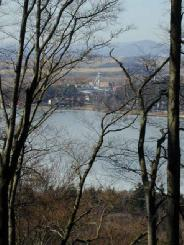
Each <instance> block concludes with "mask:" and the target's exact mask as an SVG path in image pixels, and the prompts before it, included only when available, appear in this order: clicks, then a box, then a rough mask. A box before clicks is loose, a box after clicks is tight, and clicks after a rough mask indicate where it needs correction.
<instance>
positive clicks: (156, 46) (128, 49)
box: [100, 40, 169, 57]
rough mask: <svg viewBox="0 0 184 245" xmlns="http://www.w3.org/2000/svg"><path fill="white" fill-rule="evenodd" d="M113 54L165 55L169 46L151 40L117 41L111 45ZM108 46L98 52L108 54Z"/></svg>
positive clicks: (129, 55) (123, 55)
mask: <svg viewBox="0 0 184 245" xmlns="http://www.w3.org/2000/svg"><path fill="white" fill-rule="evenodd" d="M112 48H114V54H115V55H116V56H118V57H135V56H136V57H138V56H148V55H150V56H163V57H164V56H167V55H168V52H169V48H168V46H167V45H166V44H161V43H157V42H154V41H151V40H141V41H137V42H130V43H123V42H122V43H117V44H114V45H112ZM109 49H110V48H104V49H102V50H101V51H100V52H102V55H109Z"/></svg>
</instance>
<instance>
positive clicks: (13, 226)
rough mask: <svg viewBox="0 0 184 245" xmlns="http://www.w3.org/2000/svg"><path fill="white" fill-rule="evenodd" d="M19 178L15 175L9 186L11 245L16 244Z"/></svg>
mask: <svg viewBox="0 0 184 245" xmlns="http://www.w3.org/2000/svg"><path fill="white" fill-rule="evenodd" d="M18 179H19V178H18V176H17V175H15V176H14V177H13V179H12V181H11V183H10V185H9V195H8V199H9V200H8V201H9V204H8V242H9V245H15V244H16V220H15V197H16V192H17V184H18Z"/></svg>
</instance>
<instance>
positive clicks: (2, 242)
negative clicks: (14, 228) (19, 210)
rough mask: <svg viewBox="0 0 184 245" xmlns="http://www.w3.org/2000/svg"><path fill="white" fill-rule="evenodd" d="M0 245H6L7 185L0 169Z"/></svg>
mask: <svg viewBox="0 0 184 245" xmlns="http://www.w3.org/2000/svg"><path fill="white" fill-rule="evenodd" d="M0 234H1V235H0V245H8V183H7V181H6V179H5V178H4V175H3V170H2V167H1V169H0Z"/></svg>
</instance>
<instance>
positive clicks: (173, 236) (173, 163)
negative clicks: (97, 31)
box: [167, 0, 182, 245]
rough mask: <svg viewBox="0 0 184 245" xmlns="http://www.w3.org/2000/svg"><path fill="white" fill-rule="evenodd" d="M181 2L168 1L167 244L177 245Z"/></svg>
mask: <svg viewBox="0 0 184 245" xmlns="http://www.w3.org/2000/svg"><path fill="white" fill-rule="evenodd" d="M181 3H182V1H181V0H171V31H170V72H169V73H170V80H169V87H168V97H169V98H168V166H167V192H168V214H167V215H168V245H179V202H180V139H179V91H180V63H181V57H180V56H181V54H180V51H181Z"/></svg>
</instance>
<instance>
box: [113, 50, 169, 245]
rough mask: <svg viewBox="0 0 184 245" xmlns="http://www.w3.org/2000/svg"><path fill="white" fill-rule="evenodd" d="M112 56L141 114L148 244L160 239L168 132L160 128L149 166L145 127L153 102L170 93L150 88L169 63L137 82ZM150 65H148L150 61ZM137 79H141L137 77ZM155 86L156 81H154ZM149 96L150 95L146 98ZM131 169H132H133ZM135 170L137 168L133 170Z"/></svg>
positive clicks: (141, 164)
mask: <svg viewBox="0 0 184 245" xmlns="http://www.w3.org/2000/svg"><path fill="white" fill-rule="evenodd" d="M110 55H111V57H112V58H113V59H114V60H115V61H116V62H117V64H118V65H119V66H120V67H121V68H122V71H123V72H124V74H125V75H126V77H127V80H128V83H129V86H130V89H131V90H132V92H133V96H134V97H135V98H136V101H137V102H138V103H137V110H138V114H139V120H140V123H139V124H140V128H139V136H138V146H137V147H138V160H139V168H140V175H141V178H142V183H143V186H144V193H145V202H146V211H147V217H148V227H147V233H146V234H147V237H148V244H149V245H154V244H156V243H157V235H156V230H157V209H158V206H159V205H158V203H157V202H156V181H157V174H158V168H159V164H160V158H161V153H162V146H163V143H164V141H165V139H166V136H167V131H166V132H164V130H163V131H161V137H160V138H159V139H157V145H156V151H155V152H156V154H155V157H154V158H153V159H152V160H151V161H150V167H149V165H148V164H147V160H146V152H145V137H146V128H147V124H148V113H149V112H150V111H151V109H152V108H153V106H154V105H155V104H156V103H157V102H159V101H160V99H161V98H162V96H166V95H167V90H166V89H161V90H159V91H158V93H157V94H155V95H154V96H151V93H150V91H149V89H150V87H152V86H153V84H154V77H155V76H156V75H157V74H159V72H160V71H161V70H162V69H163V67H164V66H165V65H166V64H167V63H168V61H169V58H167V59H166V60H164V62H163V63H162V64H161V65H159V66H158V67H154V69H153V70H151V71H150V72H149V73H150V74H149V75H147V76H145V77H144V78H143V79H141V78H140V79H139V82H137V81H136V80H135V79H133V77H132V76H131V75H130V74H129V71H128V70H127V69H126V68H125V66H124V65H123V63H122V62H120V61H119V60H117V59H116V58H115V57H114V56H112V51H111V53H110ZM147 67H149V65H148V63H147ZM137 80H138V79H137ZM154 85H155V86H156V84H154ZM147 97H149V98H147ZM130 171H132V170H131V169H130ZM133 171H135V170H133Z"/></svg>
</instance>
